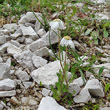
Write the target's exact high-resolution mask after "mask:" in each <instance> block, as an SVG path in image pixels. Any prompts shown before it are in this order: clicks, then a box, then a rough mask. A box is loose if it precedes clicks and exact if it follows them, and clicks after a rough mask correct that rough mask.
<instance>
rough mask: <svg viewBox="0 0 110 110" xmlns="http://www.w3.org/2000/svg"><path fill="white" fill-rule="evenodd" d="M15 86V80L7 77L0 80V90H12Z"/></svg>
mask: <svg viewBox="0 0 110 110" xmlns="http://www.w3.org/2000/svg"><path fill="white" fill-rule="evenodd" d="M15 87H16V85H15V82H14V81H13V80H11V79H9V78H8V79H4V80H1V81H0V91H8V90H13V89H15Z"/></svg>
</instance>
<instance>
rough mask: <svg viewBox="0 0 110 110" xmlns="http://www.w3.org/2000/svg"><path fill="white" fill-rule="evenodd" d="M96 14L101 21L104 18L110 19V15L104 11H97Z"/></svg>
mask: <svg viewBox="0 0 110 110" xmlns="http://www.w3.org/2000/svg"><path fill="white" fill-rule="evenodd" d="M95 15H96V19H97V20H99V21H100V20H104V19H106V20H109V19H110V18H109V16H108V15H106V14H104V13H96V14H95Z"/></svg>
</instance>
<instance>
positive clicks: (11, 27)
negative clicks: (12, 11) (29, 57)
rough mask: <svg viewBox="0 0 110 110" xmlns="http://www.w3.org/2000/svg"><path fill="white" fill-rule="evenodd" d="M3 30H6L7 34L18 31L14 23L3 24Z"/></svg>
mask: <svg viewBox="0 0 110 110" xmlns="http://www.w3.org/2000/svg"><path fill="white" fill-rule="evenodd" d="M3 28H4V29H7V30H8V31H9V32H14V31H15V30H17V29H18V25H17V24H16V23H11V24H5V25H3Z"/></svg>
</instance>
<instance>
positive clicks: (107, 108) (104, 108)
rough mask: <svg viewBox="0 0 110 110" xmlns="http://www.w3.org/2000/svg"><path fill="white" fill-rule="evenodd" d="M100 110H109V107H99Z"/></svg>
mask: <svg viewBox="0 0 110 110" xmlns="http://www.w3.org/2000/svg"><path fill="white" fill-rule="evenodd" d="M100 110H110V107H100Z"/></svg>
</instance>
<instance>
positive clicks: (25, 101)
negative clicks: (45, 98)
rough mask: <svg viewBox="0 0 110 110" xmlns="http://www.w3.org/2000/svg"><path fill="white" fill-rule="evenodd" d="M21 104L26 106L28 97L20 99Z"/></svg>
mask: <svg viewBox="0 0 110 110" xmlns="http://www.w3.org/2000/svg"><path fill="white" fill-rule="evenodd" d="M21 102H22V104H23V105H28V103H29V97H22V99H21Z"/></svg>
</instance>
